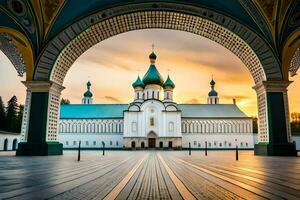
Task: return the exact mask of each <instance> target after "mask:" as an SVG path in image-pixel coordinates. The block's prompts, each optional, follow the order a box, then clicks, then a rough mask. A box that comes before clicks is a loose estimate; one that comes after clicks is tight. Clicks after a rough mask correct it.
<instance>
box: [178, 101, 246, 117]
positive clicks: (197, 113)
mask: <svg viewBox="0 0 300 200" xmlns="http://www.w3.org/2000/svg"><path fill="white" fill-rule="evenodd" d="M178 109H179V110H181V112H182V113H181V117H183V118H184V117H186V118H245V117H248V116H247V115H246V114H245V113H243V112H242V111H241V110H240V109H239V107H238V106H237V105H235V104H178Z"/></svg>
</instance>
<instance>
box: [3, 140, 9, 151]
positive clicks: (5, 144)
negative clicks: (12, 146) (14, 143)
mask: <svg viewBox="0 0 300 200" xmlns="http://www.w3.org/2000/svg"><path fill="white" fill-rule="evenodd" d="M7 146H8V139H7V138H6V139H5V140H4V145H3V150H4V151H7Z"/></svg>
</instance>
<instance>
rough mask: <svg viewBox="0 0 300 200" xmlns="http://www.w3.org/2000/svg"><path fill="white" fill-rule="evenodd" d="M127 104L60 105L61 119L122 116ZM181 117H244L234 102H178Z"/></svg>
mask: <svg viewBox="0 0 300 200" xmlns="http://www.w3.org/2000/svg"><path fill="white" fill-rule="evenodd" d="M128 106H129V105H128V104H69V105H61V108H60V118H61V119H114V118H123V111H125V110H127V109H128ZM178 108H179V109H180V110H181V117H183V118H246V117H247V115H246V114H245V113H243V112H242V111H241V110H240V109H239V108H238V106H237V105H235V104H212V105H211V104H178Z"/></svg>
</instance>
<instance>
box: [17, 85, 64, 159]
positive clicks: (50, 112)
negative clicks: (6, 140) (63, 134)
mask: <svg viewBox="0 0 300 200" xmlns="http://www.w3.org/2000/svg"><path fill="white" fill-rule="evenodd" d="M23 83H24V85H25V86H26V87H27V97H26V103H25V109H24V116H23V123H22V130H21V142H20V143H19V147H18V151H17V155H60V154H62V144H60V143H59V142H58V141H57V134H58V123H59V104H60V94H61V91H62V90H63V89H64V87H63V86H61V85H58V84H56V83H54V82H51V81H26V82H23Z"/></svg>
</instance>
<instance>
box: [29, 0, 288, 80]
mask: <svg viewBox="0 0 300 200" xmlns="http://www.w3.org/2000/svg"><path fill="white" fill-rule="evenodd" d="M163 12H168V13H173V14H176V15H177V17H180V16H181V17H183V18H188V17H192V16H193V17H195V18H197V19H203V20H205V22H210V23H213V24H214V25H215V26H220V27H225V28H224V29H225V30H227V31H229V32H231V33H233V34H235V35H236V36H237V37H238V38H240V39H241V41H244V42H245V44H247V45H249V46H248V49H249V50H252V51H253V52H255V53H254V54H255V56H257V57H258V58H257V59H256V62H257V65H259V64H260V65H261V67H263V70H261V71H260V75H259V76H260V77H259V78H257V77H255V76H253V73H254V72H253V73H251V74H252V76H253V78H254V81H255V82H256V83H258V82H260V81H263V80H282V79H283V75H282V71H281V67H280V64H279V60H278V59H277V58H276V56H275V53H274V51H273V49H272V48H271V47H270V46H269V45H268V44H267V42H266V41H265V40H264V39H262V38H261V37H260V36H259V35H258V34H256V33H255V32H254V31H253V30H251V29H250V28H248V27H247V26H245V25H242V24H241V23H239V22H238V21H237V20H236V19H233V18H231V17H229V16H226V15H224V14H221V13H218V12H216V11H213V10H210V9H207V8H203V7H200V6H195V5H184V4H178V3H164V2H160V3H155V4H153V3H138V4H130V5H122V6H116V7H113V8H109V9H106V10H101V11H99V12H97V13H95V14H92V15H90V16H88V17H85V18H83V19H81V20H79V21H77V22H75V23H73V24H72V25H70V26H69V27H67V28H66V29H65V30H64V31H62V32H61V33H59V34H58V35H57V36H56V37H55V38H53V39H52V40H51V41H50V42H49V43H48V45H47V46H46V47H45V49H44V51H43V53H42V54H41V56H40V58H39V60H38V62H37V65H36V69H35V73H34V80H52V81H54V82H57V83H59V84H62V82H63V79H64V76H65V75H66V73H67V71H68V69H69V67H70V66H71V65H72V64H73V62H74V61H75V60H76V58H78V57H79V56H80V55H81V54H82V53H83V52H85V51H86V50H87V49H89V48H90V47H92V46H93V45H95V44H97V43H99V42H101V41H102V40H104V39H106V38H109V37H111V36H114V35H117V34H120V33H123V32H127V31H131V30H138V29H145V28H146V29H149V28H166V29H168V28H169V29H175V30H183V31H188V32H192V31H194V32H195V30H191V29H195V28H197V27H195V26H194V27H191V29H190V31H189V30H188V29H187V28H183V27H177V28H176V27H172V26H171V25H167V24H161V23H160V21H159V20H158V18H155V16H156V17H157V15H161V13H163ZM139 13H144V14H145V13H146V14H149V13H156V14H157V15H155V16H154V17H153V16H152V18H151V20H153V21H149V22H148V23H149V24H148V25H147V24H146V25H145V26H140V27H136V26H135V25H134V24H133V25H132V24H127V25H128V27H127V29H126V27H125V26H126V24H125V26H124V27H122V26H120V27H119V29H120V30H119V31H118V32H116V31H115V30H111V32H112V33H109V32H107V33H105V32H104V33H105V34H107V37H104V38H101V40H97V38H95V37H94V38H92V39H91V40H90V41H88V42H83V43H82V44H81V45H84V44H88V45H89V46H88V47H87V48H85V49H83V50H82V52H79V53H78V52H75V51H74V50H73V51H71V52H72V53H70V49H68V47H70V45H72V44H73V43H74V41H76V42H77V43H80V41H78V38H79V39H80V40H82V39H84V38H83V37H82V36H83V35H82V34H85V36H87V37H89V35H90V33H89V31H91V30H94V29H96V28H97V25H99V24H101V23H109V22H112V21H114V20H116V19H117V18H118V17H119V18H120V17H121V16H127V17H128V18H132V19H131V20H133V21H134V20H135V19H133V18H134V17H135V18H136V16H137V15H135V14H139ZM124 22H125V21H124ZM165 23H166V22H165ZM181 23H182V24H181V25H185V26H187V25H186V23H184V22H181ZM177 24H180V22H179V23H177ZM115 26H117V25H116V24H115ZM179 26H180V25H179ZM111 27H112V25H111V24H110V26H109V27H108V28H111ZM198 28H199V27H198ZM108 30H109V29H108ZM195 34H197V33H195ZM98 36H99V37H102V36H101V34H100V35H98ZM204 37H205V35H204ZM207 37H208V36H207ZM76 39H77V40H76ZM209 39H211V38H209ZM214 41H215V42H218V43H220V42H221V41H220V40H218V39H215V40H214ZM221 45H222V46H224V47H225V48H228V47H226V45H224V44H221ZM78 47H79V46H78ZM79 48H80V47H79ZM229 50H230V49H229ZM66 51H67V52H69V53H67V54H66V55H64V52H66ZM230 51H232V50H230ZM232 52H233V53H235V54H236V55H237V54H238V52H234V51H232ZM77 54H78V55H77ZM74 55H75V56H74ZM66 56H67V57H66ZM237 56H238V57H239V58H240V59H241V56H239V55H237ZM68 57H73V58H68ZM241 60H242V61H243V62H244V63H245V61H244V60H243V59H241ZM248 60H249V59H248ZM64 62H68V63H67V64H66V63H64ZM245 64H246V66H247V63H245ZM59 68H62V69H60V70H63V71H62V72H57V71H56V70H57V69H59ZM248 69H249V68H248ZM64 70H65V71H64ZM250 71H251V70H250ZM62 73H63V75H62V77H60V78H59V79H56V78H57V76H59V75H61V74H62Z"/></svg>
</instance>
